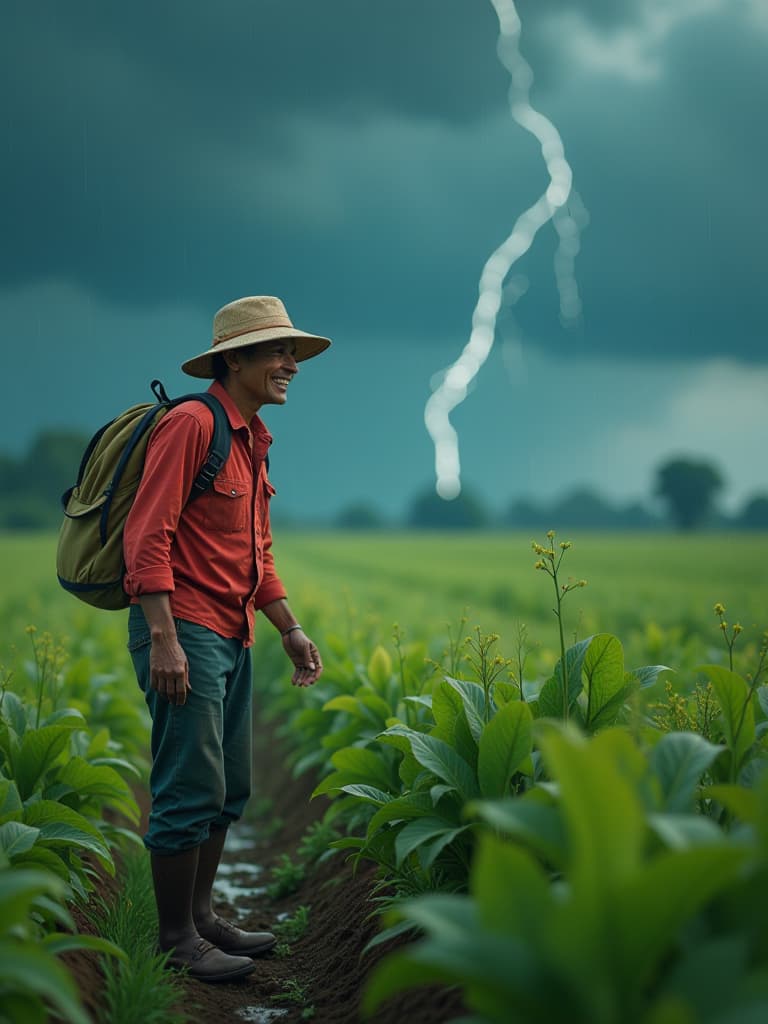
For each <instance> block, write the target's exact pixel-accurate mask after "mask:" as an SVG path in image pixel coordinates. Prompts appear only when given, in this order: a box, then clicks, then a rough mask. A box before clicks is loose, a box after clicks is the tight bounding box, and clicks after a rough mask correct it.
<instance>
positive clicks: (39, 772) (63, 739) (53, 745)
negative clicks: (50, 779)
mask: <svg viewBox="0 0 768 1024" xmlns="http://www.w3.org/2000/svg"><path fill="white" fill-rule="evenodd" d="M73 728H74V723H72V724H69V725H46V726H43V727H42V728H41V729H28V730H27V731H26V732H25V733H24V736H23V737H22V740H21V747H20V748H19V751H18V753H17V755H16V757H15V759H14V765H13V769H14V777H15V780H16V785H17V786H18V788H19V795H20V796H21V798H22V800H27V799H29V797H30V796H32V793H33V792H34V791H35V789H36V788H38V787H39V786H40V785H41V783H42V779H43V776H44V775H45V773H46V772H47V771H48V769H49V768H50V767H51V766H52V765H53V763H54V762H55V760H56V758H57V757H58V756H59V755H60V754H61V753H62V751H63V750H64V748H65V747H66V745H67V743H68V742H69V739H70V736H71V733H72V729H73Z"/></svg>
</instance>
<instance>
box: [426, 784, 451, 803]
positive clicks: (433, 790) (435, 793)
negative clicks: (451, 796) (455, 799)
mask: <svg viewBox="0 0 768 1024" xmlns="http://www.w3.org/2000/svg"><path fill="white" fill-rule="evenodd" d="M453 792H454V788H453V786H446V785H445V783H440V784H438V785H436V786H431V787H430V790H429V795H430V797H431V799H432V806H433V807H437V805H438V804H439V803H440V801H441V800H442V799H443V797H444V796H447V795H448V793H453Z"/></svg>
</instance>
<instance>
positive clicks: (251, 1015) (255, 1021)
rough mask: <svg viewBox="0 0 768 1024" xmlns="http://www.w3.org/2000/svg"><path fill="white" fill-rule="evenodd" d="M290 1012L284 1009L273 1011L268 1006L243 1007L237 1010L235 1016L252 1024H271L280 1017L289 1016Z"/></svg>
mask: <svg viewBox="0 0 768 1024" xmlns="http://www.w3.org/2000/svg"><path fill="white" fill-rule="evenodd" d="M287 1014H288V1011H287V1010H282V1009H274V1010H273V1009H271V1008H270V1007H268V1006H242V1007H240V1009H238V1010H235V1016H237V1017H239V1018H240V1020H247V1021H251V1022H252V1024H269V1021H272V1020H277V1018H278V1017H285V1016H287Z"/></svg>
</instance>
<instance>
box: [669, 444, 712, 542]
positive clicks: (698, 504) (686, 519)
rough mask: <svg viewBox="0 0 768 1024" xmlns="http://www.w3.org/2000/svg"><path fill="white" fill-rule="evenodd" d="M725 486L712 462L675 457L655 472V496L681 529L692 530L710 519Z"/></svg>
mask: <svg viewBox="0 0 768 1024" xmlns="http://www.w3.org/2000/svg"><path fill="white" fill-rule="evenodd" d="M722 486H723V478H722V476H721V475H720V472H719V470H718V469H717V467H716V466H714V465H712V463H711V462H697V461H695V460H693V459H686V458H674V459H670V460H669V461H668V462H665V463H664V464H663V465H662V466H659V468H658V470H657V471H656V487H655V493H656V494H657V495H658V496H659V497H660V498H662V499H663V500H664V501H665V502H666V504H667V506H668V510H669V515H670V518H671V519H672V521H673V522H674V523H675V524H676V525H677V526H678V527H679V528H680V529H681V530H692V529H694V528H695V527H696V526H699V525H700V524H701V523H703V522H704V521H705V520H706V519H707V517H708V516H709V515H710V513H711V512H712V509H713V507H714V499H715V495H716V494H717V492H718V491H719V490H720V489H721V488H722Z"/></svg>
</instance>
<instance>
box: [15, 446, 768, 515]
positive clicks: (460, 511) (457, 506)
mask: <svg viewBox="0 0 768 1024" xmlns="http://www.w3.org/2000/svg"><path fill="white" fill-rule="evenodd" d="M87 443H88V437H87V436H85V435H83V434H82V433H80V432H77V431H66V430H46V431H42V432H41V433H39V434H38V435H37V436H36V437H35V438H34V439H33V441H32V443H31V444H30V447H29V449H28V451H27V452H26V453H25V454H24V455H22V456H21V457H19V458H13V457H12V456H9V455H0V529H6V530H36V529H52V528H55V527H57V526H58V524H59V523H60V521H61V515H62V511H61V501H60V499H61V495H62V494H63V493H64V491H65V490H66V489H67V488H68V487H70V486H71V485H72V484H73V483H74V480H75V477H76V475H77V469H78V466H79V464H80V459H81V457H82V454H83V451H84V450H85V446H86V444H87ZM724 486H725V483H724V479H723V476H722V474H721V472H720V470H719V469H718V467H717V466H716V465H715V464H714V463H712V462H711V461H709V460H696V459H692V458H687V457H686V458H683V457H675V458H670V459H668V460H666V461H665V462H664V463H662V464H661V465H660V466H659V467H658V468H657V470H656V474H655V480H654V486H653V493H652V495H651V496H650V497H651V498H653V499H657V502H658V505H659V506H660V509H661V510H660V511H656V510H655V508H654V507H653V506H652V505H651V504H645V503H643V502H631V503H626V504H617V503H613V502H610V501H608V500H607V499H605V498H604V497H602V496H601V495H600V494H598V493H597V492H596V491H594V490H593V489H591V488H589V487H578V488H575V489H574V490H572V491H570V492H569V493H566V494H564V495H563V496H562V497H561V498H558V499H557V500H554V501H551V502H542V501H539V500H536V499H532V498H523V497H521V498H517V499H515V500H514V501H512V502H510V504H509V505H508V507H507V508H506V509H505V510H504V512H503V513H501V514H500V515H499V514H498V513H494V512H492V511H491V510H490V508H489V506H488V504H487V503H486V501H485V500H484V499H483V497H482V496H481V495H479V494H477V493H473V492H472V491H471V490H467V489H465V490H463V491H462V493H461V494H460V495H459V496H458V498H455V499H454V500H453V501H443V499H442V498H439V497H438V495H437V494H436V493H435V491H434V487H433V486H431V485H427V486H425V487H424V490H423V491H422V492H421V493H419V494H417V495H416V496H415V497H414V498H413V499H412V500H411V501H410V503H409V504H408V507H407V508H406V510H405V514H404V515H403V516H402V517H401V518H400V519H399V520H398V521H392V520H391V519H388V518H387V517H386V516H384V515H382V513H381V511H380V509H379V508H378V507H377V505H376V503H375V501H373V500H371V499H366V500H361V501H358V502H352V503H350V504H348V505H346V506H345V507H344V508H342V509H340V510H339V512H338V514H337V515H336V517H335V518H334V520H333V522H332V524H331V525H333V526H334V527H336V528H338V529H346V530H361V529H377V528H390V529H391V528H398V527H403V528H410V529H489V528H502V529H506V528H509V529H541V527H542V524H552V523H557V524H558V526H559V527H567V528H569V529H574V528H575V529H579V528H581V529H605V530H612V529H613V530H615V529H625V530H644V529H668V528H669V527H670V526H673V527H675V528H677V529H680V530H694V529H698V528H704V527H707V528H720V527H725V528H731V529H734V528H735V529H754V530H765V529H768V491H766V492H765V493H756V494H754V495H752V496H751V497H750V498H748V499H747V501H745V502H744V504H743V506H742V508H741V509H739V510H738V512H737V513H736V514H735V515H731V516H728V515H725V514H724V513H723V512H722V511H721V510H720V508H719V506H718V498H719V496H720V495H721V493H722V491H723V489H724ZM276 511H277V512H278V515H279V514H280V513H279V510H276ZM297 525H303V524H297ZM313 525H317V524H313Z"/></svg>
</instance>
